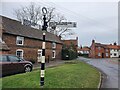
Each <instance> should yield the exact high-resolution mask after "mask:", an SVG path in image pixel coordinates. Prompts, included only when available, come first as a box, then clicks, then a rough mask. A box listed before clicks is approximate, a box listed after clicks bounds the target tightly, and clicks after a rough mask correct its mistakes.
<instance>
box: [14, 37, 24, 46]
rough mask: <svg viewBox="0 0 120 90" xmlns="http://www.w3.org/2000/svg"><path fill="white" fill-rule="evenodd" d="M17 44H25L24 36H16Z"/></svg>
mask: <svg viewBox="0 0 120 90" xmlns="http://www.w3.org/2000/svg"><path fill="white" fill-rule="evenodd" d="M18 40H21V41H22V44H19V43H18ZM16 44H17V45H23V44H24V37H21V36H17V37H16Z"/></svg>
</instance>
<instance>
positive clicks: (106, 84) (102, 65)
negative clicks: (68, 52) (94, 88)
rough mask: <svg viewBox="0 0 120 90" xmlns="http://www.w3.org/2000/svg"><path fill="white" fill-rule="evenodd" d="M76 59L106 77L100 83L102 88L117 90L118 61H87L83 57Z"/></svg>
mask: <svg viewBox="0 0 120 90" xmlns="http://www.w3.org/2000/svg"><path fill="white" fill-rule="evenodd" d="M78 59H79V60H81V61H84V62H86V63H88V64H90V65H92V66H94V67H96V68H98V69H100V70H101V71H102V72H103V73H105V74H106V75H107V76H106V77H105V79H104V81H103V83H102V86H101V87H102V88H118V70H119V71H120V68H119V69H118V59H115V58H109V59H88V58H83V57H79V58H78ZM119 88H120V87H119Z"/></svg>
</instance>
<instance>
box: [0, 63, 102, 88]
mask: <svg viewBox="0 0 120 90" xmlns="http://www.w3.org/2000/svg"><path fill="white" fill-rule="evenodd" d="M99 78H100V74H99V72H98V71H97V70H96V69H95V68H93V67H91V66H90V65H87V64H85V63H83V62H80V61H69V62H66V63H65V64H62V65H60V66H57V67H52V68H46V72H45V85H44V87H43V88H97V87H98V84H99V80H100V79H99ZM1 79H2V88H40V85H39V82H40V70H35V71H32V72H30V73H24V74H17V75H13V76H8V77H4V78H1Z"/></svg>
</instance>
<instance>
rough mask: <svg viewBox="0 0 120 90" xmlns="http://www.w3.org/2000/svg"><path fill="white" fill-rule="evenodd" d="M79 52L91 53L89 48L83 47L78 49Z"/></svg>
mask: <svg viewBox="0 0 120 90" xmlns="http://www.w3.org/2000/svg"><path fill="white" fill-rule="evenodd" d="M78 50H80V51H89V50H90V48H88V47H83V48H78Z"/></svg>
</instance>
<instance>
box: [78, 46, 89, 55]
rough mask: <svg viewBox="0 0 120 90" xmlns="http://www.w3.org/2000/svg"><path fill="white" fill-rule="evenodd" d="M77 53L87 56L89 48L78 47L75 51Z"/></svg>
mask: <svg viewBox="0 0 120 90" xmlns="http://www.w3.org/2000/svg"><path fill="white" fill-rule="evenodd" d="M77 52H78V53H80V54H88V55H89V53H90V48H89V47H87V46H86V47H82V46H81V47H79V48H78V49H77Z"/></svg>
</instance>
